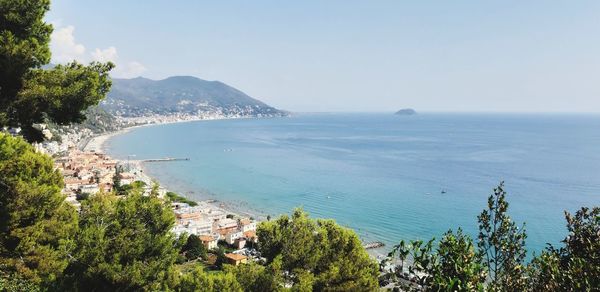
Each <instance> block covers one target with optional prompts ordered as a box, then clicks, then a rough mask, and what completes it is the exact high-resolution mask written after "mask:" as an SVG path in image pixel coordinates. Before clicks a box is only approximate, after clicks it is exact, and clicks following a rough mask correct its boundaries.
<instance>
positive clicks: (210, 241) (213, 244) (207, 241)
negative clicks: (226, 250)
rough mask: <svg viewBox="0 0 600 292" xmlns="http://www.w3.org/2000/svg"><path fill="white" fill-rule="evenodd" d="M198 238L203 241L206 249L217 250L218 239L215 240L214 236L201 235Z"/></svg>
mask: <svg viewBox="0 0 600 292" xmlns="http://www.w3.org/2000/svg"><path fill="white" fill-rule="evenodd" d="M198 238H200V241H202V244H203V245H204V247H206V249H208V250H211V249H216V248H217V238H215V237H214V236H211V235H200V236H198Z"/></svg>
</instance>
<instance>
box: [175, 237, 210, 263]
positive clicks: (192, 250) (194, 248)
mask: <svg viewBox="0 0 600 292" xmlns="http://www.w3.org/2000/svg"><path fill="white" fill-rule="evenodd" d="M181 251H182V252H184V253H185V257H186V258H187V259H188V260H195V259H197V258H203V259H205V258H206V247H205V246H204V244H202V241H201V240H200V238H198V236H196V235H194V234H192V235H190V236H188V239H187V242H186V244H185V245H184V246H183V248H182V250H181Z"/></svg>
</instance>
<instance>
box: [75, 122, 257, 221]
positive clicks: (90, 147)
mask: <svg viewBox="0 0 600 292" xmlns="http://www.w3.org/2000/svg"><path fill="white" fill-rule="evenodd" d="M252 118H254V117H222V118H205V119H185V120H177V121H165V122H159V123H148V124H142V125H135V126H130V127H125V128H123V129H120V130H117V131H113V132H106V133H102V134H100V135H96V136H93V137H90V138H89V139H88V141H87V142H86V143H85V145H82V147H81V150H82V151H86V152H95V153H100V154H105V155H107V156H110V154H109V153H107V151H106V143H107V142H108V141H109V140H110V139H111V138H113V137H115V136H118V135H122V134H125V133H128V132H130V131H132V130H135V129H137V128H142V127H151V126H162V125H168V124H179V123H190V122H200V121H213V120H230V119H252ZM113 159H114V157H113ZM115 160H117V161H118V162H121V163H123V162H124V161H123V160H120V159H115ZM128 163H129V164H130V165H131V166H132V168H134V169H138V170H141V171H139V172H138V173H137V177H136V180H141V181H144V182H146V183H147V184H151V183H152V182H153V181H156V182H158V183H159V184H160V186H161V187H162V188H164V189H165V190H166V191H174V190H171V189H169V188H168V186H166V185H164V184H162V183H161V182H160V181H159V180H158V179H157V178H154V177H152V176H151V175H148V174H147V172H146V168H145V167H144V162H143V161H141V160H129V161H128ZM180 195H181V196H183V197H186V198H188V199H191V198H189V197H188V196H187V194H184V193H181V194H180ZM197 202H198V203H201V204H207V205H210V206H211V207H213V208H215V209H220V210H222V211H224V212H226V213H228V214H232V215H235V216H245V217H252V218H255V219H256V220H257V221H261V219H263V220H264V219H265V217H266V215H264V214H260V212H258V210H254V211H252V210H249V209H246V208H243V207H242V206H235V204H233V203H232V202H227V201H221V200H219V199H206V200H199V201H197Z"/></svg>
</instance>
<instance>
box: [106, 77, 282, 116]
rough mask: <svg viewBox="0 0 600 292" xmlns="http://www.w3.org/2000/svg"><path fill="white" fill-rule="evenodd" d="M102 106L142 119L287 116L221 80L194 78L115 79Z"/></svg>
mask: <svg viewBox="0 0 600 292" xmlns="http://www.w3.org/2000/svg"><path fill="white" fill-rule="evenodd" d="M112 81H113V84H112V89H111V91H110V92H109V93H108V95H107V97H106V99H105V100H104V101H103V102H102V103H101V107H102V108H104V109H105V110H106V111H108V112H109V113H111V114H114V115H118V116H124V117H138V116H146V115H153V114H175V113H185V114H199V113H218V114H223V115H238V116H283V115H286V112H284V111H280V110H278V109H275V108H273V107H271V106H269V105H266V104H265V103H263V102H261V101H259V100H256V99H254V98H252V97H250V96H248V95H247V94H245V93H243V92H241V91H239V90H237V89H235V88H233V87H231V86H229V85H227V84H225V83H222V82H220V81H206V80H202V79H199V78H196V77H192V76H175V77H169V78H166V79H163V80H151V79H147V78H142V77H138V78H133V79H113V80H112Z"/></svg>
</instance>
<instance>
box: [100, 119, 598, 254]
mask: <svg viewBox="0 0 600 292" xmlns="http://www.w3.org/2000/svg"><path fill="white" fill-rule="evenodd" d="M106 146H107V150H108V153H110V154H111V155H113V156H115V157H117V158H126V157H127V155H131V154H135V155H136V159H144V158H158V157H166V156H169V157H189V158H190V159H191V160H190V161H182V162H167V163H148V164H146V171H147V172H148V173H149V174H150V175H152V176H154V177H156V178H157V179H159V180H160V181H161V183H162V184H163V185H166V186H167V187H168V188H170V189H173V190H176V191H178V192H181V193H183V194H185V195H187V196H189V197H192V198H194V199H207V198H213V199H218V200H220V201H224V202H228V203H229V204H232V205H235V206H238V207H240V208H248V209H252V210H253V212H255V213H256V214H262V215H263V216H264V215H266V214H271V215H277V214H281V213H289V212H290V211H291V210H292V209H293V208H294V207H298V206H302V207H303V208H304V209H305V210H307V211H308V212H310V213H311V214H312V216H315V217H326V218H334V219H335V220H336V221H337V222H339V223H340V224H343V225H346V226H349V227H351V228H354V229H355V230H356V231H357V232H358V233H359V234H360V235H361V237H362V238H363V239H365V240H381V241H384V242H385V243H387V244H393V243H396V242H398V241H399V240H400V239H417V238H421V239H427V238H430V237H432V236H436V237H438V238H439V236H440V235H441V234H442V233H443V232H445V231H446V230H448V229H449V228H456V227H458V226H461V227H462V228H463V229H465V230H466V231H467V232H469V233H470V234H473V235H474V234H476V232H477V221H476V220H477V219H476V216H477V214H478V213H479V212H481V210H482V209H483V208H484V207H485V204H486V201H487V196H488V195H489V193H490V192H491V191H492V189H493V188H494V187H495V186H496V185H497V184H498V183H499V182H500V181H501V180H504V181H505V182H506V189H507V191H508V192H509V195H508V198H509V202H510V204H511V205H510V210H509V211H510V213H511V215H512V217H513V218H514V219H515V220H516V221H518V222H523V221H526V222H527V226H526V228H527V232H528V235H529V237H528V239H527V243H528V247H529V249H530V250H532V251H538V250H540V249H542V248H543V247H544V246H545V243H546V242H551V243H557V242H559V241H560V240H561V239H562V238H563V237H564V236H565V234H566V228H565V227H564V216H563V210H569V211H574V210H576V209H577V208H579V207H580V206H591V205H600V116H597V115H580V116H577V115H542V114H539V115H525V114H523V115H517V114H486V115H484V114H420V115H416V116H394V115H391V114H299V115H297V116H294V117H290V118H277V119H254V120H251V119H247V120H222V121H200V122H191V123H180V124H169V125H161V126H153V127H143V128H138V129H135V130H132V131H131V132H128V133H126V134H124V135H120V136H116V137H114V138H112V139H111V140H110V141H109V142H108V144H107V145H106ZM442 190H445V191H446V193H445V194H442V193H441V191H442Z"/></svg>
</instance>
